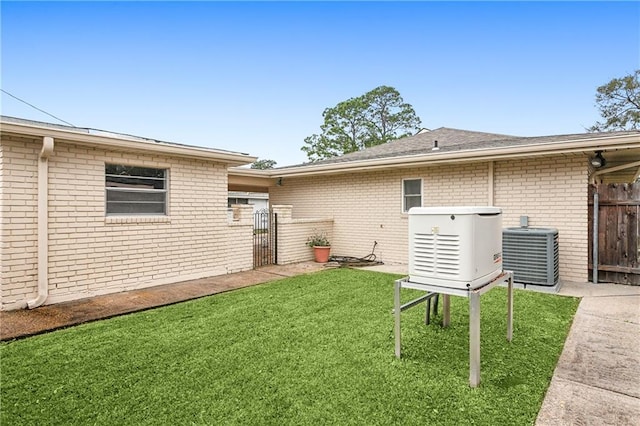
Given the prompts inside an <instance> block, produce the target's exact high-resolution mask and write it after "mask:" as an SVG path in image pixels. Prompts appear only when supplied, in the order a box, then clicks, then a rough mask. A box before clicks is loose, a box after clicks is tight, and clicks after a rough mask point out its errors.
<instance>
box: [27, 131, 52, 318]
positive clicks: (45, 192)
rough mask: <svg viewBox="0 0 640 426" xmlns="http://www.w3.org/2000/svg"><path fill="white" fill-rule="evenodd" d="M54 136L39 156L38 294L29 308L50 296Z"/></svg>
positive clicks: (47, 141)
mask: <svg viewBox="0 0 640 426" xmlns="http://www.w3.org/2000/svg"><path fill="white" fill-rule="evenodd" d="M51 154H53V138H52V137H49V136H45V137H44V138H42V151H40V157H39V158H38V296H37V297H36V298H35V299H33V300H29V301H28V302H27V307H28V308H29V309H33V308H37V307H38V306H40V305H42V304H43V303H44V301H45V300H47V297H48V296H49V157H50V156H51Z"/></svg>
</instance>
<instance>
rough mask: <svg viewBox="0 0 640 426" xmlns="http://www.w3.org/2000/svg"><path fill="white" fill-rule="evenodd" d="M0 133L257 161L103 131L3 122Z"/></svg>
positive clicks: (227, 160) (231, 160)
mask: <svg viewBox="0 0 640 426" xmlns="http://www.w3.org/2000/svg"><path fill="white" fill-rule="evenodd" d="M0 132H1V133H7V134H15V135H17V136H23V137H46V136H50V137H52V138H54V139H57V140H60V141H62V142H72V143H74V144H78V145H88V146H92V147H100V148H107V149H114V148H115V149H121V150H127V151H134V152H150V153H159V154H165V155H170V156H178V157H188V158H198V159H206V160H212V161H219V162H222V163H228V164H229V165H242V164H250V163H253V162H255V161H256V160H257V157H252V156H250V155H248V154H242V153H239V152H238V153H236V152H230V151H221V150H216V149H211V148H201V147H197V146H187V145H177V144H170V143H166V142H156V141H151V140H149V141H146V140H143V139H138V138H134V137H130V138H129V137H127V136H125V135H117V136H116V135H115V134H113V133H108V132H104V133H102V134H91V133H86V132H80V131H73V130H63V129H56V128H51V127H40V126H34V125H27V124H20V123H8V122H3V123H2V124H1V126H0Z"/></svg>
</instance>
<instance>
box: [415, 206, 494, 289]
mask: <svg viewBox="0 0 640 426" xmlns="http://www.w3.org/2000/svg"><path fill="white" fill-rule="evenodd" d="M500 273H502V211H501V210H500V209H499V208H497V207H414V208H412V209H411V210H409V281H412V282H416V283H421V284H429V285H436V286H441V287H449V288H462V289H474V288H476V287H479V286H482V285H484V284H487V283H488V282H489V281H491V280H492V279H493V278H495V277H497V276H498V275H500Z"/></svg>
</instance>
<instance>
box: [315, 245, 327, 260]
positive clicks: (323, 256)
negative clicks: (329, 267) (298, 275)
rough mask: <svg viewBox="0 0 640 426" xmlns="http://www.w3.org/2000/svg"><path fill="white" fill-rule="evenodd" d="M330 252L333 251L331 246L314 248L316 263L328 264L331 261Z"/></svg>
mask: <svg viewBox="0 0 640 426" xmlns="http://www.w3.org/2000/svg"><path fill="white" fill-rule="evenodd" d="M330 251H331V247H330V246H314V247H313V255H314V256H315V259H316V262H318V263H327V262H328V261H329V252H330Z"/></svg>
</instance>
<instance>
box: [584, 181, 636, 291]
mask: <svg viewBox="0 0 640 426" xmlns="http://www.w3.org/2000/svg"><path fill="white" fill-rule="evenodd" d="M594 194H596V195H597V197H596V198H594ZM596 200H597V201H596ZM594 205H597V207H594ZM594 210H596V212H595V213H594ZM594 217H597V220H596V223H595V224H596V225H597V226H595V227H594V222H593V218H594ZM589 231H590V236H589V269H590V271H589V273H590V276H592V275H593V269H594V268H597V269H596V270H597V279H598V281H602V282H615V283H621V284H632V285H640V183H632V184H627V183H614V184H608V185H607V184H600V185H591V186H590V188H589ZM594 231H595V232H596V233H597V250H595V252H594V250H593V246H594V240H595V238H594V236H593V233H594ZM594 256H596V259H597V261H596V262H595V263H594V262H593V257H594Z"/></svg>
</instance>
